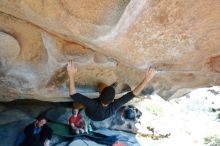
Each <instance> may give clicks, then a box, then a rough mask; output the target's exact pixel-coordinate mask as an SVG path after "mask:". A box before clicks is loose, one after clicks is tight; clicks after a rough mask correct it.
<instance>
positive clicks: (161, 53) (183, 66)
mask: <svg viewBox="0 0 220 146" xmlns="http://www.w3.org/2000/svg"><path fill="white" fill-rule="evenodd" d="M219 20H220V1H218V0H210V1H206V0H198V1H191V0H170V1H166V0H148V1H147V0H139V1H136V0H130V1H129V0H102V1H99V0H89V1H86V0H75V1H72V0H59V1H52V0H48V1H29V0H19V1H12V0H3V1H1V3H0V100H1V101H10V100H14V99H23V98H34V99H39V100H47V101H65V100H70V98H69V97H68V81H67V80H68V78H67V74H66V69H65V66H66V63H67V61H68V60H69V59H73V60H74V61H75V62H76V64H77V66H78V72H77V75H76V84H77V90H78V91H79V92H81V93H85V94H88V95H91V96H95V95H96V94H97V92H96V86H97V84H98V83H99V82H104V83H106V84H109V85H110V84H112V83H114V82H116V81H117V82H119V83H121V84H126V85H129V86H130V87H131V88H133V87H134V86H135V85H136V84H137V83H138V82H139V81H140V80H141V79H142V78H143V74H144V70H145V69H146V68H148V67H149V66H153V67H155V68H156V69H157V70H158V73H157V75H156V76H155V78H154V79H153V80H152V81H151V83H150V84H149V86H148V87H147V88H146V90H145V92H144V93H145V94H150V93H157V94H159V95H160V96H162V97H163V98H164V99H171V98H175V97H179V96H181V95H183V94H186V93H187V92H189V91H190V90H192V89H195V88H199V87H207V86H213V85H219V84H220V21H219Z"/></svg>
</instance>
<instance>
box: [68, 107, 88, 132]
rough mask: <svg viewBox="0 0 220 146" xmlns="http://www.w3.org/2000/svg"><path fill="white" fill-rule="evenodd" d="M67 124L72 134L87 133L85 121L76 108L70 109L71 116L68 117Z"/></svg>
mask: <svg viewBox="0 0 220 146" xmlns="http://www.w3.org/2000/svg"><path fill="white" fill-rule="evenodd" d="M69 124H70V126H71V130H72V133H73V134H82V133H87V130H86V124H85V121H84V119H83V117H82V115H81V114H80V113H79V110H78V109H73V110H72V116H71V117H70V118H69Z"/></svg>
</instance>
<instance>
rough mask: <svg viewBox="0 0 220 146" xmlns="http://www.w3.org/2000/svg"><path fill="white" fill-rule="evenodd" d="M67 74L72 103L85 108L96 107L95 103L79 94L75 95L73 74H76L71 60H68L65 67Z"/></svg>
mask: <svg viewBox="0 0 220 146" xmlns="http://www.w3.org/2000/svg"><path fill="white" fill-rule="evenodd" d="M67 72H68V76H69V80H70V85H69V86H70V91H69V94H70V97H71V98H72V99H73V100H74V101H78V102H80V103H81V104H83V105H85V106H86V108H93V107H94V106H95V105H96V102H95V101H94V100H92V99H90V98H88V97H86V96H84V95H82V94H80V93H76V87H75V74H76V72H77V68H76V66H75V64H74V61H73V60H70V61H69V62H68V65H67Z"/></svg>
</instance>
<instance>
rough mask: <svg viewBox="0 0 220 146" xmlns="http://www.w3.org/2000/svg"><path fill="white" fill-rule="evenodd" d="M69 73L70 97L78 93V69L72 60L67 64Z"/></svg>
mask: <svg viewBox="0 0 220 146" xmlns="http://www.w3.org/2000/svg"><path fill="white" fill-rule="evenodd" d="M67 72H68V76H69V80H70V91H69V92H70V95H73V94H75V93H76V87H75V74H76V72H77V68H76V66H75V64H74V62H73V60H70V61H69V62H68V64H67Z"/></svg>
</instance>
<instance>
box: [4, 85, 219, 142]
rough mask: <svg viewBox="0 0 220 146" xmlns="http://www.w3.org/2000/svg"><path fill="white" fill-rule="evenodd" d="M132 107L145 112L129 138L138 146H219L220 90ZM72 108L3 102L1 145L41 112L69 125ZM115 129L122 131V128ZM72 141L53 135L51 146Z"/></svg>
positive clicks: (140, 100)
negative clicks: (133, 133) (135, 131)
mask: <svg viewBox="0 0 220 146" xmlns="http://www.w3.org/2000/svg"><path fill="white" fill-rule="evenodd" d="M131 104H133V105H134V106H135V107H137V108H138V109H139V110H140V111H141V112H142V113H143V115H142V116H141V118H140V123H137V124H136V125H135V126H136V128H137V129H138V131H137V134H136V135H130V136H131V137H133V138H134V139H135V140H137V141H138V142H136V143H135V145H143V146H145V145H148V146H172V145H178V146H183V145H184V146H186V145H190V146H192V145H193V146H219V145H220V134H219V131H220V106H219V105H220V87H212V88H204V89H197V90H195V91H193V92H191V93H189V94H187V95H185V96H183V97H181V98H178V99H173V100H170V101H165V100H163V99H162V98H160V97H159V96H157V95H153V96H148V97H139V98H135V99H134V100H133V101H132V102H131ZM71 106H72V103H67V102H66V103H51V102H41V101H37V100H18V101H13V102H10V103H1V104H0V139H1V143H0V146H13V145H14V142H15V140H16V138H17V136H18V134H19V133H20V132H21V131H22V129H23V128H24V127H25V126H26V125H27V124H29V123H30V122H32V121H33V120H34V118H35V117H36V116H37V115H38V114H39V113H42V112H45V113H47V117H49V118H50V119H52V120H55V121H58V122H63V123H67V119H68V117H69V116H70V115H71ZM107 125H108V124H107ZM99 126H100V125H99ZM114 128H115V129H120V126H118V127H117V126H115V127H114ZM128 130H130V131H131V129H128ZM120 134H122V133H120ZM123 134H124V133H123ZM125 134H126V133H125ZM71 141H72V139H71V140H69V139H64V138H62V137H59V136H56V135H54V136H53V139H52V142H51V145H52V146H67V145H71ZM95 145H96V144H95Z"/></svg>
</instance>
